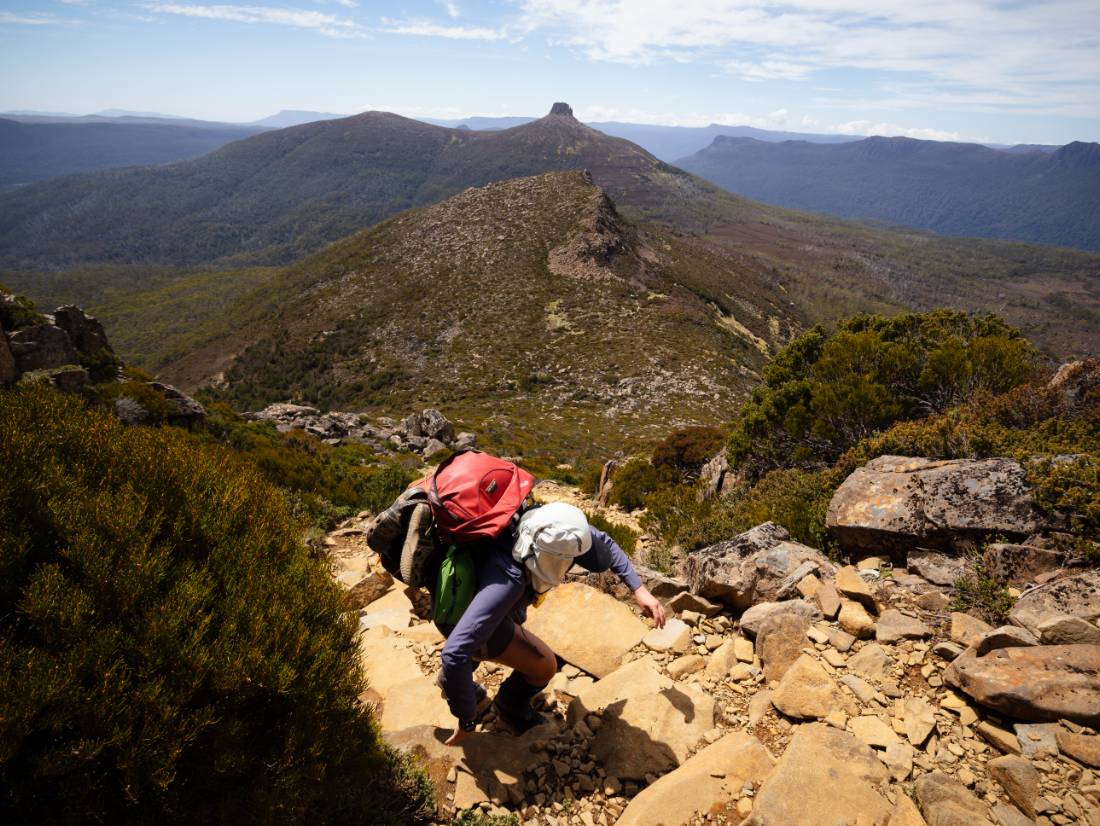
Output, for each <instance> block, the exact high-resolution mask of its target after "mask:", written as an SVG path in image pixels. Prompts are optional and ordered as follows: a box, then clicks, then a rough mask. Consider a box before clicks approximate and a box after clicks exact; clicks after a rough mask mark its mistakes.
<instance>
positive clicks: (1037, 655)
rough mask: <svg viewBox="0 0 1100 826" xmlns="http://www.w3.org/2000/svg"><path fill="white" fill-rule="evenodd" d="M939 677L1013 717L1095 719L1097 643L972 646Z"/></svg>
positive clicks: (1098, 721)
mask: <svg viewBox="0 0 1100 826" xmlns="http://www.w3.org/2000/svg"><path fill="white" fill-rule="evenodd" d="M944 680H946V682H947V683H948V685H952V686H954V687H956V688H958V689H959V690H961V691H963V692H965V693H966V694H967V695H968V696H969V697H971V698H972V699H973V700H974V701H975V702H978V703H981V704H982V705H983V706H986V707H988V708H991V709H994V710H995V711H999V712H1001V713H1002V714H1007V715H1008V716H1010V717H1013V718H1015V719H1017V720H1025V721H1032V722H1045V721H1048V720H1061V719H1066V720H1073V721H1075V722H1078V723H1082V724H1084V725H1093V726H1095V725H1100V646H1097V645H1039V646H1032V647H1012V648H998V649H996V650H994V651H990V652H989V653H988V654H986V655H985V656H981V657H980V656H978V655H977V653H976V652H975V651H974V650H973V649H971V650H969V651H966V652H964V653H963V654H962V656H960V657H957V658H956V659H955V660H954V661H953V662H952V663H951V665H950V666H948V668H947V670H946V671H945V672H944Z"/></svg>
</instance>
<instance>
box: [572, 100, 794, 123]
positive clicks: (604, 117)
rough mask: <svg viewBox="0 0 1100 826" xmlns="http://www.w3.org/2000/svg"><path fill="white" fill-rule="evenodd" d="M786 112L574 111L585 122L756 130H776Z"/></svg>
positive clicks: (592, 108) (596, 108)
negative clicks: (730, 127)
mask: <svg viewBox="0 0 1100 826" xmlns="http://www.w3.org/2000/svg"><path fill="white" fill-rule="evenodd" d="M788 114H789V113H788V112H787V110H786V109H777V110H775V111H774V112H770V113H769V114H767V115H750V114H748V113H746V112H717V113H715V112H675V113H672V112H653V111H649V110H646V109H633V108H629V109H628V108H622V107H617V106H599V105H596V106H581V107H578V108H577V109H576V115H577V118H578V119H580V120H581V121H584V122H585V123H601V122H605V121H620V122H625V123H649V124H655V125H658V126H695V127H698V126H710V125H711V124H715V123H716V124H719V125H721V126H755V127H756V128H757V129H779V128H782V127H783V126H784V125H785V124H786V121H787V117H788Z"/></svg>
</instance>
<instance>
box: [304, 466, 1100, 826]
mask: <svg viewBox="0 0 1100 826" xmlns="http://www.w3.org/2000/svg"><path fill="white" fill-rule="evenodd" d="M541 495H542V496H543V497H544V498H549V499H553V498H566V497H569V496H572V497H574V498H575V496H576V495H575V493H573V492H570V491H568V490H564V489H559V488H557V487H544V488H542V490H541ZM361 516H362V517H365V516H366V515H365V514H363V515H361ZM364 524H365V522H364V520H363V519H358V520H351V521H350V522H349V523H348V524H347V525H345V526H344V527H343V528H341V529H339V530H337V531H335V532H333V533H332V534H330V535H329V537H328V538H327V540H326V544H327V545H328V546H329V551H330V558H331V560H332V563H333V571H334V576H335V577H336V578H337V580H338V581H339V582H340V583H342V584H343V585H344V586H345V587H347V588H348V608H349V610H355V611H357V612H358V613H359V616H360V628H361V629H362V632H361V636H360V652H361V658H362V661H363V664H364V667H365V669H366V672H367V676H368V680H369V686H370V687H369V689H368V690H367V692H366V693H365V694H364V695H363V696H362V697H361V700H362V701H363V702H366V703H371V704H373V705H374V706H375V709H376V711H377V713H378V717H379V720H380V723H381V727H382V729H383V731H384V732H385V733H386V738H387V739H388V741H389V742H390V743H391V744H393V745H394V746H395V747H397V748H398V749H400V750H403V751H408V752H412V753H414V754H416V755H417V756H418V757H419V758H420V759H421V760H422V761H423V763H424V764H425V765H426V767H427V769H428V772H429V775H430V776H431V778H432V782H433V784H434V785H435V787H436V790H437V802H438V818H439V821H440V822H449V821H450V819H451V818H452V817H454V816H455V814H456V813H457V812H459V811H462V810H467V809H474V810H481V811H483V812H484V813H487V814H500V815H503V814H509V813H510V814H512V815H514V816H515V819H516V821H517V822H518V823H522V824H531V825H532V826H534V824H540V825H541V824H545V825H546V826H567V824H568V826H594V824H604V825H605V826H606V825H607V824H612V823H619V824H653V826H656V824H666V825H667V826H671V824H681V823H684V824H702V823H708V824H709V823H713V824H721V823H728V824H755V826H791V825H792V824H821V825H822V826H838V824H848V825H849V826H917V825H918V824H928V826H977V824H1000V826H1017V824H1027V823H1035V824H1042V826H1049V825H1050V824H1057V825H1058V826H1066V825H1067V824H1080V826H1100V734H1098V731H1097V729H1098V727H1100V627H1097V624H1096V621H1097V616H1098V615H1100V596H1098V594H1100V572H1098V571H1095V570H1091V571H1089V570H1085V571H1081V570H1072V569H1071V570H1065V569H1061V568H1054V569H1051V568H1050V566H1042V565H1039V566H1033V569H1034V570H1038V571H1039V572H1038V573H1033V572H1029V571H1028V570H1027V569H1026V567H1027V566H1026V565H1023V564H1022V563H1021V560H1020V559H1019V553H1020V552H1019V551H1016V552H1015V553H1016V554H1017V556H1016V557H1011V554H1010V553H1008V552H1005V553H1004V554H1002V556H1003V557H1004V558H1005V559H1009V558H1010V557H1011V559H1014V560H1015V562H1014V566H1013V571H1014V576H1015V578H1016V581H1017V583H1018V586H1017V587H1018V592H1019V593H1020V594H1021V595H1020V597H1019V599H1018V600H1017V602H1016V605H1015V607H1014V608H1013V610H1012V614H1011V623H1012V624H1011V625H1007V626H1004V627H1001V628H992V627H990V626H989V625H987V624H986V623H984V622H983V621H981V620H980V619H978V618H977V617H974V616H971V615H969V614H966V613H960V612H955V611H952V610H951V608H950V604H951V599H952V596H953V593H952V591H953V589H952V587H951V585H950V584H949V583H950V581H952V578H953V577H955V576H957V575H958V567H959V566H961V565H963V564H964V563H963V562H962V561H960V560H959V559H957V558H953V557H949V556H943V555H938V554H912V555H911V561H910V563H909V564H908V566H907V567H901V566H900V565H899V566H898V567H894V566H893V565H892V564H891V561H890V556H888V555H885V554H884V555H881V556H863V557H862V558H860V559H858V560H857V561H856V564H854V565H837V564H835V563H833V562H831V561H830V560H829V559H827V558H825V557H824V556H823V555H822V554H821V553H820V552H819V551H817V550H815V549H813V548H809V547H806V546H804V545H800V544H799V543H797V542H794V541H791V540H790V538H789V536H788V535H787V533H786V531H784V530H783V529H782V528H781V527H779V526H777V525H774V524H771V523H768V524H765V525H761V526H759V527H757V528H755V529H753V530H752V531H749V532H748V533H746V534H742V535H740V536H738V537H736V538H734V539H732V540H729V541H728V542H726V543H721V544H720V545H719V546H715V547H714V548H711V549H706V550H705V551H702V552H699V553H698V554H696V555H693V556H692V557H691V558H689V559H690V561H689V564H688V566H687V569H686V577H685V580H684V581H680V580H677V579H675V578H671V577H661V576H659V575H655V574H651V573H649V572H645V571H644V569H643V573H644V574H645V577H646V578H647V580H648V584H649V586H650V588H651V590H653V592H654V593H655V595H656V596H658V598H660V599H661V600H662V601H663V602H664V603H665V604H666V606H667V607H668V609H669V616H670V619H669V622H668V624H667V626H666V627H665V628H664V629H663V630H656V629H653V628H651V627H650V626H649V625H648V624H647V622H645V621H643V619H642V618H641V617H640V616H639V614H638V613H637V611H636V610H635V609H634V608H633V605H632V604H628V603H627V602H625V601H624V600H623V599H622V598H621V597H622V594H619V595H618V598H617V596H616V588H615V587H614V586H613V585H608V584H607V583H606V582H605V581H604V580H603V578H602V577H596V576H589V577H587V578H583V577H575V578H574V579H572V580H571V581H569V582H567V583H565V584H563V585H562V586H560V587H558V588H557V589H555V590H554V591H552V592H551V593H550V595H549V597H548V598H547V600H546V602H545V603H544V604H543V605H542V606H540V607H539V608H537V609H532V610H531V611H530V613H529V619H528V627H530V628H531V629H532V630H533V631H534V632H535V633H537V634H539V635H540V636H542V637H543V638H544V639H546V640H547V642H549V643H550V645H551V646H552V647H553V648H554V650H555V651H556V652H557V653H558V654H559V655H560V656H561V657H562V658H563V659H564V661H565V663H566V664H565V666H564V667H563V668H562V670H561V671H560V672H559V673H558V674H557V676H555V678H554V679H553V681H552V682H551V683H550V685H549V686H548V687H547V689H546V690H545V691H544V692H543V694H542V695H541V697H540V698H538V699H537V700H536V703H541V710H542V711H543V713H544V714H546V715H547V716H548V718H549V720H550V722H549V723H548V724H546V725H544V726H540V727H539V728H536V729H534V730H532V731H530V732H528V733H527V734H525V735H523V736H521V737H516V736H514V735H513V734H511V733H509V732H508V731H507V730H506V729H505V728H503V724H500V723H498V721H497V720H495V719H494V717H493V716H492V714H491V712H490V713H489V714H487V715H486V716H485V717H484V718H483V720H482V724H481V726H480V727H479V731H478V733H477V734H475V735H474V736H472V737H470V738H468V739H467V740H466V741H464V742H463V743H462V744H461V745H460V746H458V747H453V748H452V747H447V746H444V745H443V744H442V740H443V739H444V738H445V737H447V736H448V734H449V732H450V730H451V728H452V727H453V724H454V721H453V718H452V717H451V716H450V714H449V712H448V709H447V704H446V702H445V701H444V699H443V698H442V696H441V695H440V691H439V689H438V688H437V687H436V685H435V676H436V672H437V671H438V668H439V653H440V651H441V649H442V647H443V639H442V637H441V636H440V635H439V633H438V632H437V631H436V630H435V628H434V626H433V625H432V624H431V623H430V622H426V621H425V620H423V619H422V617H425V616H427V611H428V610H429V606H428V605H427V595H426V594H425V593H421V592H415V591H412V590H409V589H405V588H404V587H403V586H401V585H400V583H394V582H393V581H392V580H391V579H390V578H389V576H388V575H387V574H385V572H384V571H383V570H382V569H381V566H380V565H379V563H378V561H377V560H376V559H375V558H374V556H373V554H372V553H371V552H370V551H369V549H368V548H367V546H366V543H365V541H364V540H363V533H362V531H363V527H364ZM1007 547H1010V548H1018V547H1019V546H1007ZM1024 561H1026V560H1024ZM1006 564H1007V562H1006ZM605 576H606V575H605ZM702 594H710V595H711V598H707V597H706V596H703V595H702ZM716 594H721V599H718V598H717V597H716V596H715V595H716ZM712 600H713V601H712ZM593 629H598V632H594V631H593ZM506 672H507V669H505V668H503V667H501V666H497V665H495V664H492V663H483V664H482V665H481V666H480V667H479V668H478V669H477V672H476V674H475V678H476V679H477V680H478V681H479V682H481V683H482V684H483V685H484V686H485V687H486V688H487V689H488V691H489V695H490V696H492V694H493V692H494V690H495V688H496V686H497V685H499V683H500V682H501V680H502V679H503V678H504V676H506Z"/></svg>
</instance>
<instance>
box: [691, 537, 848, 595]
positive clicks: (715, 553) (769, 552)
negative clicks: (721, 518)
mask: <svg viewBox="0 0 1100 826" xmlns="http://www.w3.org/2000/svg"><path fill="white" fill-rule="evenodd" d="M684 570H685V574H686V577H687V582H688V586H689V587H690V588H691V590H692V591H693V592H694V593H696V594H702V595H703V596H705V597H707V598H708V599H714V600H720V601H721V602H723V603H725V604H726V605H728V606H729V607H731V608H735V609H738V610H741V611H744V610H745V609H747V608H749V607H751V606H753V605H754V604H756V603H759V602H763V601H769V600H778V599H788V598H790V597H792V596H798V592H797V591H796V590H795V588H796V586H797V585H798V582H799V581H800V580H801V579H802V578H803V577H806V576H809V575H810V574H813V573H815V572H821V573H822V574H824V575H826V576H832V574H833V572H834V571H835V568H834V566H833V564H832V563H831V562H829V560H828V559H827V558H826V557H825V555H824V554H822V553H821V551H818V550H816V549H814V548H810V547H808V546H806V545H802V544H800V543H798V542H793V541H791V537H790V534H789V533H788V532H787V530H786V529H785V528H782V527H780V526H779V525H776V524H775V523H774V522H767V523H765V524H763V525H758V526H757V527H755V528H753V529H752V530H751V531H747V532H746V533H743V534H740V535H739V536H736V537H734V538H733V539H730V540H727V541H725V542H719V543H718V544H717V545H712V546H710V547H709V548H704V549H702V550H699V551H695V552H694V553H692V554H691V555H690V556H688V558H687V560H686V562H685V566H684Z"/></svg>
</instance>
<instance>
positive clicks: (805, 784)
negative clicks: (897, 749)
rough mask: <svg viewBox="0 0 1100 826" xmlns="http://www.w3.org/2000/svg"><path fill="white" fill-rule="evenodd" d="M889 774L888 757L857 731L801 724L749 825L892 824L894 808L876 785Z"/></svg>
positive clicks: (768, 782)
mask: <svg viewBox="0 0 1100 826" xmlns="http://www.w3.org/2000/svg"><path fill="white" fill-rule="evenodd" d="M887 777H888V773H887V770H886V767H885V766H884V765H883V764H882V761H880V760H879V759H878V758H877V757H875V755H874V752H872V751H871V749H870V748H868V747H867V746H866V745H864V744H863V743H861V742H860V741H859V740H858V739H856V738H855V737H853V736H852V735H851V734H848V733H846V732H843V731H838V730H837V729H834V728H832V727H831V726H826V725H823V724H813V725H803V726H799V727H798V730H797V731H796V732H795V735H794V737H793V738H791V742H790V744H789V745H788V746H787V750H786V751H785V752H784V753H783V756H782V757H781V758H780V759H779V762H778V763H777V764H776V766H775V770H774V771H773V772H772V774H771V776H770V777H769V778H768V779H767V781H765V783H764V785H763V787H762V788H761V789H760V793H759V794H758V795H757V796H756V800H755V801H754V803H753V808H752V815H751V817H749V819H748V820H747V821H746V826H791V824H795V823H797V824H799V826H836V824H838V823H866V824H868V826H886V824H887V822H888V821H889V819H890V815H891V812H892V810H893V807H892V806H891V805H890V803H889V802H888V801H887V800H886V798H885V797H883V796H882V795H881V794H880V793H879V791H878V789H877V788H876V787H877V786H878V785H879V784H881V783H883V782H884V781H885V780H886V779H887Z"/></svg>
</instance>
